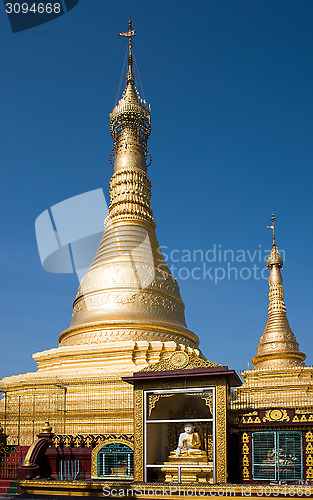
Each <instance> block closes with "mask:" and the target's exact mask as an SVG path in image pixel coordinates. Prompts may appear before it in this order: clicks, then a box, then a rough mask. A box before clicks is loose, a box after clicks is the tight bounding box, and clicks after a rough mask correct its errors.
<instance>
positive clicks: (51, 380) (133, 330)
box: [0, 21, 201, 442]
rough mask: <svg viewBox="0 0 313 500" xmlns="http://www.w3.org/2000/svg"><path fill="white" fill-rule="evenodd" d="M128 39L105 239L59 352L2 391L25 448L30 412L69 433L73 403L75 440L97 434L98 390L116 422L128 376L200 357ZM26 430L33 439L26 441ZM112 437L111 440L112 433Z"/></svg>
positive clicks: (39, 356)
mask: <svg viewBox="0 0 313 500" xmlns="http://www.w3.org/2000/svg"><path fill="white" fill-rule="evenodd" d="M121 35H124V36H127V37H128V46H129V54H128V71H127V76H126V88H125V90H124V93H123V95H122V98H121V99H120V101H119V102H118V104H117V105H116V106H115V107H114V109H113V111H112V113H111V114H110V130H111V135H112V137H113V159H114V173H113V176H112V178H111V181H110V207H109V212H108V216H107V218H106V219H105V221H104V233H103V237H102V239H101V242H100V244H99V248H98V250H97V253H96V256H95V258H94V260H93V262H92V264H91V266H90V269H89V270H88V272H87V273H86V275H85V276H84V277H83V279H82V280H81V283H80V285H79V289H78V293H77V296H76V298H75V300H74V304H73V316H72V321H71V324H70V327H69V328H68V329H66V330H64V331H63V332H61V334H60V336H59V347H58V348H55V349H49V350H47V351H43V352H40V353H36V354H34V355H33V358H34V360H35V361H36V363H37V365H38V370H37V371H36V372H32V373H26V374H23V375H17V376H12V377H7V378H4V379H3V380H2V381H1V385H0V387H1V390H2V391H3V392H4V393H5V399H6V400H5V402H2V403H3V405H6V417H5V418H6V420H7V425H9V421H10V417H9V415H10V414H11V416H12V415H13V414H14V412H15V413H16V412H17V411H18V412H19V413H18V414H19V415H22V417H21V420H20V428H19V430H18V432H19V439H20V440H21V441H22V442H23V435H24V434H25V433H26V434H25V442H27V432H28V434H29V433H30V432H31V427H32V425H31V423H28V424H27V422H33V420H34V419H32V416H31V413H32V409H31V408H32V405H35V407H36V409H37V408H38V406H40V408H41V409H42V410H41V413H42V417H43V416H44V414H45V413H48V416H49V419H50V421H51V422H52V423H53V421H54V422H55V425H56V422H57V417H58V415H59V416H60V415H61V414H62V412H63V413H64V422H65V423H64V428H65V427H66V425H67V427H68V425H69V424H68V421H69V416H68V415H69V413H70V411H71V409H70V404H71V408H72V413H73V415H72V417H73V418H72V424H71V427H70V431H71V432H83V431H84V430H85V431H86V432H90V427H88V426H87V427H85V423H86V422H87V420H86V419H87V418H88V411H89V410H90V408H89V407H88V408H89V410H88V408H87V406H88V405H87V406H86V397H87V393H89V394H90V392H93V393H96V392H97V391H98V392H99V389H96V388H95V385H94V384H96V385H97V384H98V385H99V381H102V386H101V387H102V389H101V390H102V396H101V402H100V399H99V401H98V403H96V402H95V401H93V403H92V404H93V406H94V407H95V406H101V407H103V406H105V405H106V403H105V401H107V402H108V401H109V400H110V398H111V400H110V401H109V403H108V404H109V406H110V408H111V410H112V412H111V417H112V413H113V414H114V413H115V417H116V415H117V412H115V410H114V408H115V407H116V408H119V405H120V403H119V402H118V401H116V404H115V403H114V402H113V403H112V395H111V396H110V393H112V387H113V385H114V387H115V389H116V390H117V389H118V388H119V389H120V391H122V392H123V391H124V392H123V394H122V392H121V393H120V397H123V398H124V400H125V398H126V393H129V392H130V391H131V390H132V389H131V388H130V386H128V384H125V383H123V382H122V381H121V376H126V375H131V374H132V373H133V372H135V371H138V370H140V369H142V368H143V367H145V366H148V365H149V364H151V363H156V362H157V361H159V360H161V359H163V358H164V357H167V356H169V355H170V354H171V353H173V352H174V351H177V350H178V351H180V350H187V352H189V353H190V354H191V353H194V354H196V355H197V356H201V354H200V352H199V351H198V350H197V347H198V344H199V340H198V337H197V336H196V335H195V334H194V333H192V332H191V331H190V330H188V329H187V327H186V322H185V316H184V303H183V301H182V299H181V296H180V292H179V287H178V284H177V282H176V281H175V279H174V278H173V276H172V274H171V272H170V271H169V269H168V267H167V265H166V263H165V260H164V258H163V256H162V253H161V251H160V248H159V244H158V241H157V238H156V234H155V226H156V224H155V221H154V219H153V214H152V210H151V207H150V198H151V183H150V180H149V178H148V175H147V163H148V160H149V153H148V150H147V140H148V137H149V135H150V131H151V122H150V107H148V106H147V105H146V103H145V101H143V100H142V99H141V98H140V96H139V94H138V92H137V90H136V88H135V78H134V74H133V57H132V37H133V36H134V35H135V31H134V30H133V29H132V26H131V21H129V29H128V32H126V33H121ZM106 380H107V381H108V382H107V386H106V385H105V384H106ZM87 381H89V382H88V384H89V385H88V389H86V387H87V386H86V383H87ZM84 384H85V385H84ZM103 384H104V385H103ZM112 384H113V385H112ZM98 385H97V387H98ZM83 386H84V387H85V389H83ZM126 386H127V387H126ZM106 387H107V389H106ZM62 391H63V392H62ZM106 393H107V394H106ZM62 394H63V396H62ZM128 395H129V394H128ZM32 398H35V400H36V402H35V403H32V400H33V399H32ZM62 398H63V399H62ZM99 398H100V396H99ZM126 399H127V398H126ZM52 400H53V401H54V403H52V402H51V401H52ZM56 400H58V401H56ZM63 400H64V401H63ZM17 401H18V403H17ZM62 401H63V403H62ZM129 401H130V400H129ZM23 402H24V403H23ZM70 402H71V403H70ZM65 403H66V405H67V406H65ZM10 404H11V407H10ZM23 404H24V406H23ZM17 405H19V409H18V410H17V409H16V408H17ZM21 405H22V407H21ZM62 405H63V406H62ZM130 406H131V403H130ZM63 407H64V409H63V410H62V408H63ZM83 407H85V409H86V412H85V413H86V415H85V417H84V416H80V417H79V418H78V417H77V415H78V414H75V411H74V410H73V408H74V409H75V408H80V409H81V408H83ZM21 408H22V409H21ZM48 408H49V409H48ZM55 408H58V411H59V413H58V414H57V413H55V412H56V411H57V410H55ZM45 409H46V410H45ZM125 411H126V410H125ZM127 411H128V417H127V418H125V412H124V416H123V419H122V420H123V423H121V425H120V426H118V425H117V423H116V421H115V428H114V429H115V431H117V430H118V431H119V432H133V430H132V413H131V407H129V408H128V410H127ZM60 412H61V413H60ZM16 414H17V413H16ZM65 415H66V421H65ZM75 415H76V417H75ZM102 417H103V415H102ZM102 417H101V418H102ZM89 418H90V415H89ZM99 418H100V417H99ZM116 418H118V417H116ZM23 419H24V420H23ZM102 421H103V418H102ZM23 422H24V424H23ZM86 425H87V423H86ZM88 425H89V423H88ZM23 428H25V429H26V428H28V431H27V432H26V431H25V433H24V431H23ZM105 429H106V431H108V432H110V429H111V428H110V425H109V424H107V427H106V428H105ZM111 431H112V429H111ZM14 432H15V434H16V432H17V431H15V430H14V429H13V427H12V428H11V434H12V433H13V434H14ZM8 434H9V435H10V429H9V430H8ZM28 438H29V436H28Z"/></svg>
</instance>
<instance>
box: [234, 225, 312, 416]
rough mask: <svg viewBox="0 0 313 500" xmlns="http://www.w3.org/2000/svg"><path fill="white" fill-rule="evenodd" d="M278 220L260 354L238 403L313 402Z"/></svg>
mask: <svg viewBox="0 0 313 500" xmlns="http://www.w3.org/2000/svg"><path fill="white" fill-rule="evenodd" d="M275 221H276V218H275V216H274V215H272V217H271V225H270V226H267V227H268V228H269V229H272V231H273V243H272V250H271V252H270V255H269V257H268V259H267V269H268V270H269V306H268V317H267V321H266V325H265V329H264V332H263V334H262V335H261V338H260V342H259V345H258V346H257V354H256V356H255V357H253V358H252V363H253V364H254V365H255V366H254V368H253V370H250V371H249V370H247V371H245V372H243V374H242V377H243V379H244V381H245V384H244V385H243V386H242V387H240V388H239V389H238V390H237V393H238V395H239V400H237V401H235V402H234V406H235V407H236V406H237V407H240V405H241V404H244V405H245V406H247V405H249V404H251V407H253V408H257V407H259V408H261V407H265V406H267V405H269V406H270V405H274V406H294V405H295V404H296V405H299V404H300V405H303V406H308V405H312V390H313V383H312V377H313V368H311V367H307V366H306V365H305V363H304V360H305V358H306V355H305V354H303V353H302V352H300V351H299V344H298V342H297V341H296V337H295V335H294V333H293V331H292V330H291V328H290V325H289V321H288V318H287V314H286V305H285V302H284V290H283V286H282V283H283V278H282V274H281V270H282V268H283V259H282V257H281V255H280V253H279V251H278V249H277V246H276V239H275Z"/></svg>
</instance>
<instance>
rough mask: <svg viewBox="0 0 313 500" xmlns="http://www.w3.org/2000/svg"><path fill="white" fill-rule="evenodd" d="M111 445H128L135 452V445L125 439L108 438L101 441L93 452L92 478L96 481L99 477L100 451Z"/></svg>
mask: <svg viewBox="0 0 313 500" xmlns="http://www.w3.org/2000/svg"><path fill="white" fill-rule="evenodd" d="M111 443H122V444H126V445H127V446H129V448H131V449H132V450H134V444H133V442H132V441H131V440H128V439H125V437H115V438H112V437H107V438H103V437H102V439H99V441H98V444H97V445H96V446H95V447H94V449H93V450H92V452H91V478H92V479H96V478H97V477H98V462H97V456H98V453H99V451H100V450H101V449H102V448H103V446H106V445H107V444H111Z"/></svg>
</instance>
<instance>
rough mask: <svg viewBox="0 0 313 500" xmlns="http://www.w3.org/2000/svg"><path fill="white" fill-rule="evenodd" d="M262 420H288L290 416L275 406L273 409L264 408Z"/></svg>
mask: <svg viewBox="0 0 313 500" xmlns="http://www.w3.org/2000/svg"><path fill="white" fill-rule="evenodd" d="M262 420H263V422H284V421H286V422H289V420H290V417H289V415H288V413H287V411H286V410H283V409H278V408H275V409H274V410H266V412H265V415H264V417H263V419H262Z"/></svg>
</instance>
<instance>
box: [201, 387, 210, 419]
mask: <svg viewBox="0 0 313 500" xmlns="http://www.w3.org/2000/svg"><path fill="white" fill-rule="evenodd" d="M201 399H203V400H204V401H205V405H206V406H208V407H209V408H210V412H211V413H212V415H213V394H212V392H210V393H206V394H205V395H204V396H201Z"/></svg>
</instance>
